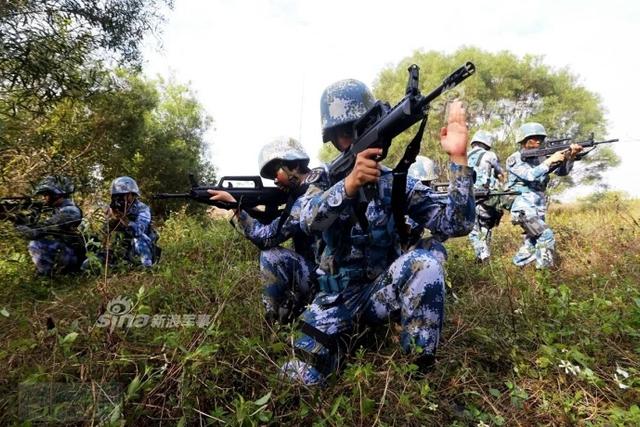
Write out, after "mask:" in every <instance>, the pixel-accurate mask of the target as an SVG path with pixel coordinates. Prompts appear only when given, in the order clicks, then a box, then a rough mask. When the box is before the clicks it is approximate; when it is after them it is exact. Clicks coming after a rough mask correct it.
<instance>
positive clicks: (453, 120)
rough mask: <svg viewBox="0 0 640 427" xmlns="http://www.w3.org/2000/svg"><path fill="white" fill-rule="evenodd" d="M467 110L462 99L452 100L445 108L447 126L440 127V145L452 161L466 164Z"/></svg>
mask: <svg viewBox="0 0 640 427" xmlns="http://www.w3.org/2000/svg"><path fill="white" fill-rule="evenodd" d="M468 141H469V130H468V129H467V112H466V110H465V108H464V106H463V105H462V101H453V102H452V103H451V104H449V108H448V109H447V126H446V127H443V128H442V129H440V145H442V149H443V150H444V151H445V153H447V154H448V155H449V159H450V160H451V161H452V162H453V163H457V164H459V165H465V166H466V165H467V144H468Z"/></svg>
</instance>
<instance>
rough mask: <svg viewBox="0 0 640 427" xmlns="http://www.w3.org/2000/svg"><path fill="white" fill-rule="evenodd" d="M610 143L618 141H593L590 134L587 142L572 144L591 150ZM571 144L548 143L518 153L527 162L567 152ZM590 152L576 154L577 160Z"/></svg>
mask: <svg viewBox="0 0 640 427" xmlns="http://www.w3.org/2000/svg"><path fill="white" fill-rule="evenodd" d="M558 141H571V138H565V139H564V140H558ZM612 142H618V139H617V138H616V139H607V140H606V141H595V139H594V137H593V133H592V134H591V137H590V138H589V139H588V140H586V141H582V142H575V143H574V144H578V145H580V146H581V147H583V148H591V147H595V146H597V145H600V144H610V143H612ZM571 144H572V143H566V144H559V143H556V144H551V145H549V143H545V145H546V146H545V147H542V148H532V149H528V150H522V151H521V152H520V158H521V159H522V160H527V159H533V158H537V157H542V156H544V157H549V156H550V155H552V154H553V153H556V152H558V151H568V150H569V148H570V147H571ZM591 151H592V150H589V151H587V152H585V153H580V154H578V157H577V160H580V159H581V158H583V157H584V156H586V155H587V154H589V153H590V152H591Z"/></svg>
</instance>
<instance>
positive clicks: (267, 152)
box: [258, 137, 309, 179]
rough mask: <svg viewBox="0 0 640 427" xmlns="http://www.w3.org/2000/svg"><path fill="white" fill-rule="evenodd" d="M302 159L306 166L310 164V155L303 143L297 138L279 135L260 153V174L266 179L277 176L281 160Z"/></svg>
mask: <svg viewBox="0 0 640 427" xmlns="http://www.w3.org/2000/svg"><path fill="white" fill-rule="evenodd" d="M287 161H300V162H301V163H302V164H303V165H304V167H307V166H308V165H309V155H308V154H307V153H306V152H305V151H304V148H303V147H302V144H300V143H299V142H298V141H297V140H296V139H294V138H289V137H279V138H276V139H274V140H273V141H271V142H269V143H268V144H265V146H264V147H262V149H261V150H260V154H258V167H259V168H260V176H261V177H263V178H266V179H274V178H275V177H276V172H277V168H276V167H277V166H278V164H279V163H280V162H287Z"/></svg>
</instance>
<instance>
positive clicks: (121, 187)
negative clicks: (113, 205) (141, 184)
mask: <svg viewBox="0 0 640 427" xmlns="http://www.w3.org/2000/svg"><path fill="white" fill-rule="evenodd" d="M127 193H135V194H136V196H139V195H140V189H139V188H138V184H137V183H136V181H135V180H134V179H133V178H131V177H129V176H119V177H118V178H116V179H114V180H113V182H112V183H111V195H112V196H114V195H117V194H127Z"/></svg>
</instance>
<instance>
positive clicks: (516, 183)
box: [507, 151, 573, 216]
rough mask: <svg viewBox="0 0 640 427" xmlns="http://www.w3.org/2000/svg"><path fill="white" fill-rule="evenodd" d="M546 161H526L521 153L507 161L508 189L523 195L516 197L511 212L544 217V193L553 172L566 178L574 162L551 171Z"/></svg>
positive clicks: (566, 163)
mask: <svg viewBox="0 0 640 427" xmlns="http://www.w3.org/2000/svg"><path fill="white" fill-rule="evenodd" d="M544 160H545V157H539V158H535V159H531V160H528V161H524V160H522V158H521V157H520V152H519V151H517V152H515V153H513V154H512V155H511V156H509V158H508V159H507V171H508V172H509V179H508V184H507V187H508V189H509V190H515V191H520V192H521V193H522V194H520V195H519V196H516V198H515V200H514V202H513V205H512V206H511V212H515V211H525V212H527V216H533V215H537V216H543V215H544V213H545V210H546V197H545V194H544V192H545V191H546V189H547V185H548V184H549V180H550V174H551V172H554V173H555V174H556V175H558V176H565V175H568V174H569V172H571V169H572V168H573V161H565V162H563V163H562V164H560V165H559V166H558V167H556V168H554V169H550V168H549V166H548V165H547V164H545V163H544Z"/></svg>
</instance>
